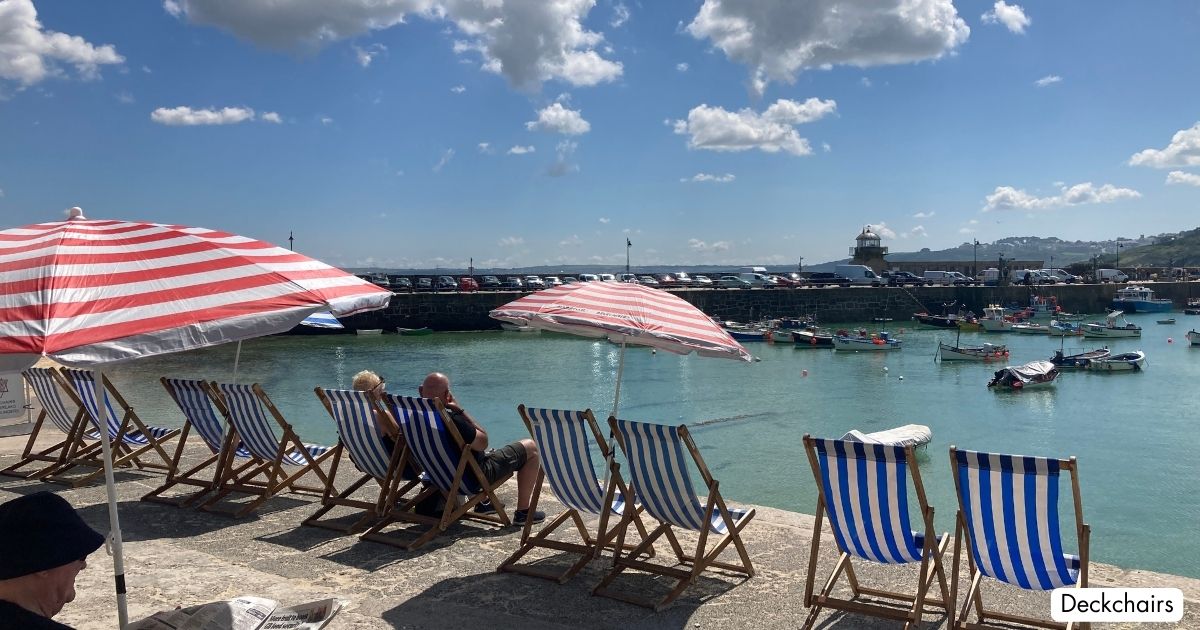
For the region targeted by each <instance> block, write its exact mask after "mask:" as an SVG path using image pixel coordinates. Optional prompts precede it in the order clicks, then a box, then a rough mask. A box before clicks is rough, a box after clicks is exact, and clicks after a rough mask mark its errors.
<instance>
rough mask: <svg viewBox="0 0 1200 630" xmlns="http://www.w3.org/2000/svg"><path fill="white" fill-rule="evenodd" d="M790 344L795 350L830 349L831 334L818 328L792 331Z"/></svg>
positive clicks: (831, 344)
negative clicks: (794, 346)
mask: <svg viewBox="0 0 1200 630" xmlns="http://www.w3.org/2000/svg"><path fill="white" fill-rule="evenodd" d="M792 343H794V344H796V347H797V348H832V347H833V333H831V332H829V331H828V330H821V329H819V328H809V329H807V330H793V331H792Z"/></svg>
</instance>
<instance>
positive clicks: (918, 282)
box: [883, 271, 926, 287]
mask: <svg viewBox="0 0 1200 630" xmlns="http://www.w3.org/2000/svg"><path fill="white" fill-rule="evenodd" d="M883 277H884V278H886V279H887V285H888V286H889V287H902V286H905V285H908V286H916V287H919V286H924V285H925V284H926V282H925V279H924V278H922V277H921V276H918V275H917V274H914V273H909V272H907V271H891V272H889V271H885V272H883Z"/></svg>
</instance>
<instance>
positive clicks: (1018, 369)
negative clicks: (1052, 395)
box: [1005, 361, 1054, 381]
mask: <svg viewBox="0 0 1200 630" xmlns="http://www.w3.org/2000/svg"><path fill="white" fill-rule="evenodd" d="M1005 369H1006V370H1009V371H1011V372H1012V373H1014V374H1016V375H1017V376H1020V377H1021V380H1024V381H1028V380H1031V379H1034V378H1036V377H1038V376H1045V375H1047V374H1049V373H1050V371H1051V370H1053V369H1054V364H1053V363H1051V362H1049V361H1031V362H1029V363H1026V364H1025V365H1013V366H1009V367H1007V368H1005Z"/></svg>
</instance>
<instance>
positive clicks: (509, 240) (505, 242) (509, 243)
mask: <svg viewBox="0 0 1200 630" xmlns="http://www.w3.org/2000/svg"><path fill="white" fill-rule="evenodd" d="M496 244H497V245H499V246H500V247H517V246H518V245H524V244H525V239H524V238H521V237H520V236H505V237H504V238H502V239H500V240H499V241H497V242H496Z"/></svg>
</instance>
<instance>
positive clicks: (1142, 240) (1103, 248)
mask: <svg viewBox="0 0 1200 630" xmlns="http://www.w3.org/2000/svg"><path fill="white" fill-rule="evenodd" d="M1170 236H1174V235H1160V236H1146V235H1140V236H1138V237H1137V238H1125V237H1117V238H1115V239H1112V240H1108V241H1064V240H1063V239H1061V238H1058V237H1054V236H1050V237H1046V238H1043V237H1039V236H1010V237H1008V238H1002V239H1000V240H997V241H995V242H992V243H980V244H979V249H978V252H979V260H981V261H982V260H988V261H990V260H995V259H997V258H999V254H1004V257H1005V258H1008V259H1016V260H1044V261H1046V262H1047V263H1049V262H1050V258H1051V256H1053V257H1054V266H1056V267H1061V266H1065V265H1069V264H1071V263H1074V262H1082V261H1085V260H1091V258H1092V255H1093V254H1097V255H1103V254H1106V253H1109V254H1111V253H1113V252H1115V251H1117V243H1118V242H1120V243H1122V244H1124V248H1123V249H1122V256H1121V261H1122V263H1124V261H1125V253H1127V252H1129V251H1131V250H1132V249H1134V248H1140V247H1141V246H1147V245H1151V244H1152V243H1154V242H1156V240H1157V239H1161V238H1168V237H1170ZM974 253H975V250H974V249H973V247H972V244H971V243H970V242H965V243H963V244H961V245H959V246H958V247H953V248H951V249H940V250H930V249H929V248H925V249H922V250H921V251H919V252H892V253H891V254H888V257H887V259H888V260H891V261H896V262H901V261H922V260H963V261H966V260H972V259H973V257H974Z"/></svg>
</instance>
